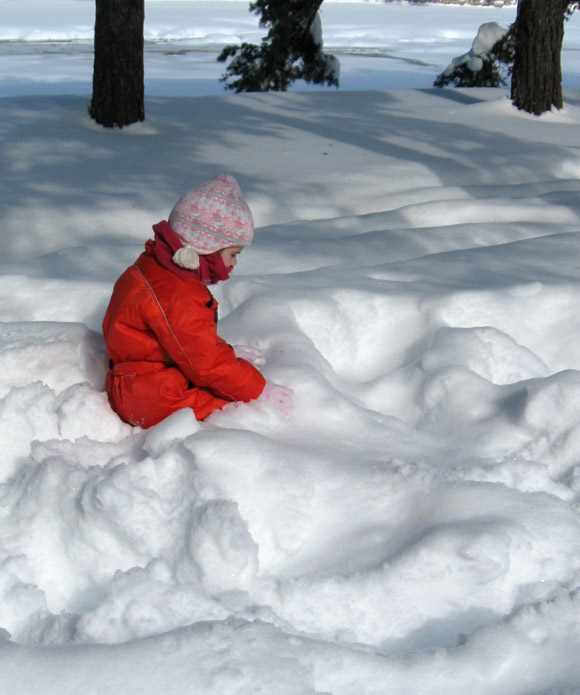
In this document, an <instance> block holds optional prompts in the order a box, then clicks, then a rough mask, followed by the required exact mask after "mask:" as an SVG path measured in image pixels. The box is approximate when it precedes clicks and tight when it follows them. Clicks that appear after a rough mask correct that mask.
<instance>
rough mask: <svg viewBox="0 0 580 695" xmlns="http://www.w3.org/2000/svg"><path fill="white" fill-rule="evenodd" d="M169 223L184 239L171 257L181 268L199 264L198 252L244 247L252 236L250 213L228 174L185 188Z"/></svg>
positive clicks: (193, 266) (194, 266)
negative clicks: (187, 189)
mask: <svg viewBox="0 0 580 695" xmlns="http://www.w3.org/2000/svg"><path fill="white" fill-rule="evenodd" d="M168 222H169V226H170V227H171V228H172V229H173V231H174V232H175V233H176V234H177V236H178V237H179V238H180V239H181V241H182V242H183V248H182V249H179V250H178V251H177V252H176V253H175V255H174V256H173V262H174V263H176V264H177V265H179V266H181V267H182V268H192V269H195V268H197V267H199V258H198V256H199V255H205V254H209V253H213V252H214V251H221V249H225V248H228V247H229V246H247V245H248V244H250V243H251V241H252V238H253V236H254V221H253V219H252V213H251V211H250V208H249V207H248V204H247V203H246V201H245V200H244V198H243V196H242V192H241V190H240V187H239V186H238V182H237V181H236V180H235V178H234V177H233V176H232V175H231V174H220V175H219V176H216V177H214V178H213V179H211V180H210V181H207V182H206V183H203V184H201V186H197V187H196V188H192V189H191V190H190V191H188V192H187V193H186V194H185V195H184V196H182V197H181V198H180V199H179V200H178V201H177V203H175V206H174V208H173V210H172V211H171V213H170V215H169V220H168Z"/></svg>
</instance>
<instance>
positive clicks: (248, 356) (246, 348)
mask: <svg viewBox="0 0 580 695" xmlns="http://www.w3.org/2000/svg"><path fill="white" fill-rule="evenodd" d="M234 354H235V356H236V357H238V358H240V359H242V360H246V362H249V363H250V364H253V365H254V367H263V366H264V365H265V364H266V359H265V357H264V351H263V350H260V348H256V347H252V346H251V345H234Z"/></svg>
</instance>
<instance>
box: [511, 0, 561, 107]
mask: <svg viewBox="0 0 580 695" xmlns="http://www.w3.org/2000/svg"><path fill="white" fill-rule="evenodd" d="M564 6H565V3H564V4H563V2H562V0H520V3H519V5H518V14H517V19H516V42H515V57H514V69H513V76H512V89H511V98H512V101H513V103H514V104H515V105H516V106H517V107H518V108H519V109H522V110H524V111H527V112H528V113H533V114H536V115H537V116H539V115H540V114H542V113H544V112H545V111H550V110H551V109H552V107H556V108H557V109H561V108H562V105H563V102H562V69H561V66H560V54H561V52H562V42H563V39H564Z"/></svg>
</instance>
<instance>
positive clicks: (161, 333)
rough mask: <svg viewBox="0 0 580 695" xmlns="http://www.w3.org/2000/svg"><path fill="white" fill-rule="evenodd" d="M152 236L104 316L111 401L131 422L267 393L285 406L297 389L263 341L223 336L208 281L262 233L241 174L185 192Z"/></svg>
mask: <svg viewBox="0 0 580 695" xmlns="http://www.w3.org/2000/svg"><path fill="white" fill-rule="evenodd" d="M153 230H154V232H155V239H154V241H148V242H147V243H146V244H145V251H144V253H142V254H141V255H140V256H139V258H138V259H137V261H136V262H135V264H134V265H132V266H131V267H130V268H128V269H127V270H126V271H125V272H124V273H123V275H121V277H120V278H119V279H118V280H117V282H116V284H115V288H114V291H113V296H112V297H111V301H110V303H109V306H108V308H107V313H106V315H105V318H104V321H103V333H104V336H105V343H106V346H107V352H108V355H109V358H110V363H109V371H108V373H107V377H106V388H107V393H108V396H109V401H110V403H111V406H112V407H113V409H114V410H115V411H116V412H117V413H118V414H119V415H120V417H121V418H122V419H123V420H125V421H126V422H129V423H130V424H132V425H140V426H141V427H151V426H152V425H155V424H157V423H158V422H160V421H161V420H163V419H164V418H165V417H167V416H168V415H170V414H171V413H173V412H174V411H176V410H179V409H180V408H191V409H192V410H193V412H194V413H195V416H196V418H197V419H198V420H203V419H204V418H206V417H207V416H208V415H210V413H212V412H213V411H214V410H217V409H219V408H222V407H223V406H224V405H226V404H227V403H230V402H232V401H251V400H252V399H255V398H260V399H263V400H266V401H270V402H271V403H273V404H274V405H275V406H276V407H278V408H279V409H280V410H281V411H282V412H283V413H284V414H285V415H288V414H289V413H290V411H291V409H292V406H293V392H292V391H291V390H290V389H287V388H285V387H284V386H280V385H278V384H274V383H272V382H269V381H266V380H265V379H264V377H263V376H262V374H261V373H260V372H259V371H258V370H257V369H256V366H261V365H262V364H264V356H263V353H262V351H261V350H259V349H257V348H253V347H249V346H239V345H238V346H234V347H231V346H230V345H228V344H227V343H226V342H225V341H224V340H222V339H221V338H220V337H219V336H218V335H217V327H216V324H217V307H218V305H217V301H216V300H215V299H214V297H213V296H212V294H211V292H210V291H209V289H208V288H207V285H210V284H214V283H217V282H219V281H220V280H227V279H228V278H229V276H230V273H231V272H232V270H233V268H234V266H235V265H236V262H237V256H238V254H239V253H240V252H241V251H242V249H243V248H244V247H245V246H247V245H248V244H250V242H251V241H252V237H253V234H254V225H253V220H252V213H251V211H250V208H249V207H248V205H247V203H246V202H245V200H244V199H243V197H242V193H241V191H240V188H239V186H238V184H237V182H236V180H235V179H234V177H233V176H230V175H229V174H222V175H221V176H216V177H215V178H213V179H212V180H211V181H208V182H206V183H204V184H202V185H201V186H199V187H197V188H193V189H192V190H191V191H189V192H188V193H186V194H185V195H184V196H183V197H182V198H180V199H179V200H178V201H177V203H176V204H175V207H174V208H173V210H172V211H171V214H170V215H169V220H168V221H167V222H165V221H163V222H160V223H159V224H156V225H154V227H153Z"/></svg>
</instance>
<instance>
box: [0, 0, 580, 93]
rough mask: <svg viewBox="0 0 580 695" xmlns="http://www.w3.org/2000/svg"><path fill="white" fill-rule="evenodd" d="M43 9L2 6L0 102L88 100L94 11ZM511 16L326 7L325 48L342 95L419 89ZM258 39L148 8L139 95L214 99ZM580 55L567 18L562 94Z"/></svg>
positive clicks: (255, 33)
mask: <svg viewBox="0 0 580 695" xmlns="http://www.w3.org/2000/svg"><path fill="white" fill-rule="evenodd" d="M51 7H53V4H52V3H50V4H47V3H46V2H45V1H44V2H43V0H35V1H33V0H22V1H21V2H18V3H16V2H11V1H10V0H0V58H1V59H0V95H3V96H10V95H24V94H49V93H54V92H55V87H56V91H58V92H61V93H64V94H90V91H91V80H92V66H93V47H92V36H93V26H94V5H93V3H92V2H87V1H86V0H59V2H58V8H59V11H58V13H55V12H54V11H53V10H51ZM515 14H516V9H515V7H503V8H491V7H459V6H448V5H437V6H435V5H422V6H417V5H406V4H389V3H387V4H381V3H362V2H353V3H343V2H326V3H325V4H324V5H323V7H322V22H323V34H324V43H325V48H326V49H327V50H328V51H330V52H333V53H335V55H337V56H338V57H339V59H340V62H341V66H342V75H341V89H345V90H357V89H381V90H383V89H401V88H406V87H412V88H427V87H431V86H432V84H433V80H434V79H435V77H436V76H437V75H438V74H439V73H440V72H441V71H442V70H443V69H444V68H445V67H446V66H447V65H448V64H449V62H450V61H451V59H452V58H454V57H455V56H457V55H461V54H463V53H465V52H466V51H467V50H468V49H469V48H470V46H471V42H472V41H473V39H474V37H475V35H476V33H477V29H478V27H479V26H480V25H481V24H483V23H484V22H492V21H493V22H497V23H498V24H501V25H502V26H508V25H509V24H510V23H511V22H512V21H513V20H514V18H515ZM262 35H263V31H262V30H261V29H260V28H259V26H258V18H257V17H256V16H255V15H253V14H251V13H250V12H249V11H248V4H247V3H246V2H243V1H236V2H214V1H213V0H211V1H210V0H207V1H206V2H190V1H189V0H187V1H181V2H172V1H169V0H157V1H154V2H147V3H146V20H145V39H146V48H145V74H146V93H147V95H148V96H193V95H201V94H205V95H208V94H220V93H222V92H223V86H222V84H221V83H220V82H219V77H220V75H221V74H222V73H223V70H224V66H223V65H222V64H220V63H218V62H217V61H216V58H217V55H218V54H219V52H220V50H221V48H222V47H223V46H224V45H226V44H229V43H239V42H242V41H251V42H259V41H260V38H261V36H262ZM578 50H580V22H579V20H578V19H577V17H574V18H573V19H572V20H571V21H570V22H568V23H567V26H566V35H565V42H564V51H563V56H562V65H563V72H564V80H563V81H564V86H565V87H574V88H577V87H580V66H579V64H578V61H577V52H578ZM296 88H297V89H308V86H307V85H304V84H302V85H297V87H296Z"/></svg>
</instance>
